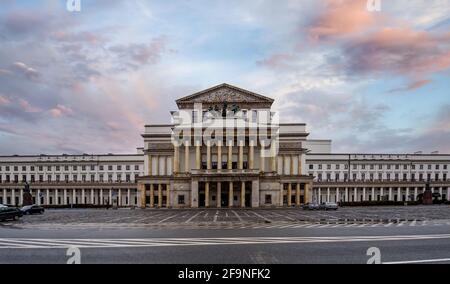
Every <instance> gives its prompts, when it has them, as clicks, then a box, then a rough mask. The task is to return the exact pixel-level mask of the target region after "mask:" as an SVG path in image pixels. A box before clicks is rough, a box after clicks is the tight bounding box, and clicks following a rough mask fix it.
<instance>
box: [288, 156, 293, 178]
mask: <svg viewBox="0 0 450 284" xmlns="http://www.w3.org/2000/svg"><path fill="white" fill-rule="evenodd" d="M289 159H290V162H291V166H290V172H289V174H290V175H294V155H289Z"/></svg>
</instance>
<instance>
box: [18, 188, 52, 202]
mask: <svg viewBox="0 0 450 284" xmlns="http://www.w3.org/2000/svg"><path fill="white" fill-rule="evenodd" d="M47 191H48V190H47ZM11 204H12V205H14V206H16V205H17V204H16V190H15V189H11ZM47 204H48V203H47Z"/></svg>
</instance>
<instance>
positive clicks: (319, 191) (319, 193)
mask: <svg viewBox="0 0 450 284" xmlns="http://www.w3.org/2000/svg"><path fill="white" fill-rule="evenodd" d="M317 195H318V196H317V203H321V201H322V190H321V189H320V187H319V188H318V190H317Z"/></svg>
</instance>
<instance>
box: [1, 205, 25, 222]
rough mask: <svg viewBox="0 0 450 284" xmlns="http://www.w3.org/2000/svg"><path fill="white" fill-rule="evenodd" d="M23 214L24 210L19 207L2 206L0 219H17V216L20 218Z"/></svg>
mask: <svg viewBox="0 0 450 284" xmlns="http://www.w3.org/2000/svg"><path fill="white" fill-rule="evenodd" d="M22 216H23V213H22V211H20V209H19V208H15V207H0V221H4V220H8V219H12V220H16V218H20V217H22Z"/></svg>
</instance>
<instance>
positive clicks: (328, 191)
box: [327, 187, 330, 202]
mask: <svg viewBox="0 0 450 284" xmlns="http://www.w3.org/2000/svg"><path fill="white" fill-rule="evenodd" d="M327 202H330V188H329V187H327Z"/></svg>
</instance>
